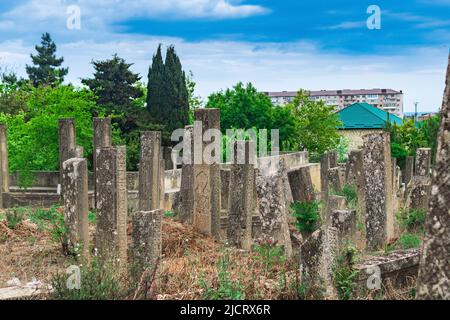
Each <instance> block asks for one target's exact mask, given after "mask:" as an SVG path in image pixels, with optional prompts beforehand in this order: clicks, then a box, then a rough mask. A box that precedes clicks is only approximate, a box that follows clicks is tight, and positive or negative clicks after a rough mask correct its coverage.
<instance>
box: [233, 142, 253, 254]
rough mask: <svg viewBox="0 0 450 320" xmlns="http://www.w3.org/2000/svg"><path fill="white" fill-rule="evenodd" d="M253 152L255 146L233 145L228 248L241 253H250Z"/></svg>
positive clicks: (245, 144) (239, 143) (250, 144)
mask: <svg viewBox="0 0 450 320" xmlns="http://www.w3.org/2000/svg"><path fill="white" fill-rule="evenodd" d="M253 150H255V148H254V143H251V142H249V141H236V142H235V144H234V161H233V164H232V165H231V175H230V185H231V186H232V188H230V197H229V205H228V207H229V213H228V228H227V241H228V243H229V244H230V245H232V246H235V247H237V248H240V249H244V250H250V249H251V246H252V222H253V213H254V211H255V203H254V201H253V200H254V198H253V195H254V193H255V191H254V186H255V162H256V155H254V154H253ZM239 155H243V157H244V159H242V160H243V161H239V160H240V159H239Z"/></svg>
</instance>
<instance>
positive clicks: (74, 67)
mask: <svg viewBox="0 0 450 320" xmlns="http://www.w3.org/2000/svg"><path fill="white" fill-rule="evenodd" d="M105 39H110V40H104V41H98V40H96V41H85V40H83V41H76V42H71V43H65V44H59V45H58V54H60V55H63V56H64V58H65V64H66V65H68V66H69V67H70V72H69V76H68V78H67V80H69V81H71V82H74V83H76V84H79V83H80V78H84V77H89V76H91V75H92V72H93V69H92V66H91V65H90V62H91V61H92V60H93V59H94V60H98V59H106V58H109V57H111V56H112V54H113V53H115V52H117V53H118V54H119V56H121V57H123V58H125V59H126V60H127V61H129V62H133V63H135V65H134V66H133V69H134V71H136V72H139V73H140V74H141V75H142V77H143V78H142V79H143V80H144V81H145V80H146V77H147V71H148V66H149V64H150V61H151V58H152V55H153V53H154V51H155V49H156V47H157V45H158V44H159V43H164V44H167V45H168V44H174V45H175V48H176V50H177V52H178V53H179V55H180V58H181V60H182V63H183V67H184V68H185V70H192V71H193V72H194V75H195V80H196V82H197V89H198V93H199V94H200V95H201V96H203V97H205V98H206V97H207V96H208V95H209V94H210V93H212V92H215V91H219V90H221V89H225V88H227V87H231V86H233V85H234V84H236V83H237V82H238V81H243V82H252V83H253V84H255V86H256V87H257V88H258V89H259V90H261V91H280V90H297V89H300V88H304V89H309V90H320V89H346V88H355V89H359V88H392V89H396V90H403V92H404V93H405V110H406V111H412V110H413V102H414V101H419V102H420V104H419V108H421V109H420V110H423V111H429V110H437V109H438V108H439V107H440V105H441V101H442V93H443V89H444V76H445V74H444V73H445V69H446V63H447V55H448V49H447V48H444V47H441V48H435V49H432V48H415V49H411V50H408V51H406V50H405V51H403V52H399V53H397V54H396V55H392V56H380V55H359V56H355V55H346V54H333V53H326V52H324V51H320V50H318V48H317V47H316V46H315V45H314V44H312V43H305V42H297V43H283V44H278V43H266V44H261V43H250V42H237V41H202V42H195V43H192V42H187V41H184V40H182V39H178V38H169V37H151V36H138V35H113V34H107V35H105ZM0 48H2V50H1V52H0V64H1V63H6V64H8V63H9V62H10V61H14V66H15V69H16V70H21V71H22V74H23V72H24V71H23V70H24V66H25V64H26V63H29V56H28V53H30V52H32V50H33V48H32V46H26V45H24V43H21V42H4V43H0ZM2 57H3V59H2ZM417 61H420V63H417Z"/></svg>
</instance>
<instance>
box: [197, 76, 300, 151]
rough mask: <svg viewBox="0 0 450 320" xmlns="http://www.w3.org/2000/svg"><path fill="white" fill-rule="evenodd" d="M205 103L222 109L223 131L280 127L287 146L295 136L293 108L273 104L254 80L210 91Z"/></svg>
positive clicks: (281, 139)
mask: <svg viewBox="0 0 450 320" xmlns="http://www.w3.org/2000/svg"><path fill="white" fill-rule="evenodd" d="M206 107H207V108H218V109H220V123H221V130H222V132H223V133H226V130H227V129H244V130H248V129H267V130H271V129H279V135H280V145H281V147H282V149H284V150H288V149H289V148H290V147H291V145H292V144H293V141H294V140H295V136H296V132H295V120H294V118H293V117H292V115H291V113H290V111H289V110H288V109H286V108H280V107H276V106H274V105H273V104H272V102H271V101H270V98H269V97H268V96H267V95H265V94H264V93H262V92H258V90H256V88H255V87H254V86H253V85H252V84H251V83H248V84H247V85H245V86H244V85H243V84H242V83H238V84H236V85H235V86H234V87H233V88H232V89H227V90H225V91H221V92H217V93H213V94H211V95H210V96H209V97H208V102H207V104H206ZM269 139H270V137H269Z"/></svg>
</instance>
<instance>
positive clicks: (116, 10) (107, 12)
mask: <svg viewBox="0 0 450 320" xmlns="http://www.w3.org/2000/svg"><path fill="white" fill-rule="evenodd" d="M241 2H242V1H233V0H133V1H129V0H96V1H92V0H78V1H77V0H74V1H70V2H68V1H65V0H26V1H25V2H24V3H22V4H20V5H18V6H16V7H14V8H13V9H12V10H10V11H9V12H6V13H4V16H5V17H7V18H10V19H11V18H14V19H18V20H21V21H23V22H24V23H29V22H31V21H48V20H49V19H54V20H61V19H64V20H65V19H66V18H67V13H66V9H67V7H68V6H69V5H78V6H79V7H80V9H81V13H82V17H83V20H84V21H86V22H87V23H88V24H90V25H91V26H101V25H104V24H107V23H111V22H117V21H123V20H126V19H129V18H157V19H189V18H197V19H198V18H205V19H236V18H245V17H249V16H254V15H261V14H266V13H268V12H270V10H269V9H267V8H265V7H262V6H259V5H250V4H241Z"/></svg>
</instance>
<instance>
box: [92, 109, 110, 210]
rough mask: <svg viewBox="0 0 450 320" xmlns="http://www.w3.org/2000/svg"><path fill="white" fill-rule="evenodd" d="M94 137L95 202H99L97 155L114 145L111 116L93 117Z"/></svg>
mask: <svg viewBox="0 0 450 320" xmlns="http://www.w3.org/2000/svg"><path fill="white" fill-rule="evenodd" d="M93 127H94V128H93V129H94V139H93V152H92V160H93V162H92V163H93V172H94V202H95V203H97V192H96V189H97V185H96V183H95V181H97V179H96V175H97V156H98V152H99V149H101V148H108V147H111V146H112V128H111V118H94V119H93Z"/></svg>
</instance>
